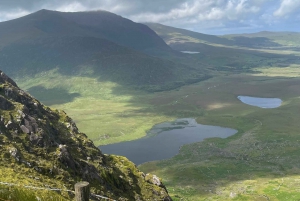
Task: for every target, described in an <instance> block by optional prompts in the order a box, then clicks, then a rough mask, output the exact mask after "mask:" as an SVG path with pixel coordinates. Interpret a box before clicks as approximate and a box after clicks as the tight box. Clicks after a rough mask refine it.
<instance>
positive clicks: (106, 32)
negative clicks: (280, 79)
mask: <svg viewBox="0 0 300 201" xmlns="http://www.w3.org/2000/svg"><path fill="white" fill-rule="evenodd" d="M147 52H156V53H155V54H158V53H160V52H172V50H171V49H170V47H169V46H168V45H167V44H166V43H165V42H164V41H163V40H162V39H161V38H160V37H159V36H158V35H157V34H156V33H155V32H154V31H152V30H151V29H150V28H148V27H147V26H146V25H143V24H139V23H134V22H132V21H130V20H128V19H125V18H122V17H120V16H117V15H115V14H112V13H109V12H105V11H95V12H78V13H63V12H56V11H48V10H41V11H38V12H36V13H33V14H30V15H27V16H25V17H21V18H18V19H15V20H11V21H7V22H2V23H0V67H1V68H2V70H4V71H5V72H6V73H7V74H8V75H10V76H12V77H15V78H16V77H23V76H32V75H35V74H37V73H41V72H45V71H48V70H52V69H56V68H57V69H58V70H59V72H60V73H61V74H67V75H76V76H78V75H84V76H92V77H94V78H98V79H101V80H108V81H112V82H116V83H118V84H122V85H124V84H125V85H131V86H138V88H141V89H145V90H149V91H155V90H158V91H159V90H166V89H171V88H175V87H178V86H181V85H183V84H185V83H186V82H187V83H190V82H195V81H199V80H202V79H204V78H205V76H204V75H203V74H202V73H201V72H199V71H196V70H195V69H193V68H191V67H188V66H186V65H183V64H180V63H176V62H173V61H171V60H168V59H164V58H158V57H154V56H151V55H149V54H148V53H147ZM87 69H89V72H91V73H90V74H88V73H87ZM178 83H179V84H178Z"/></svg>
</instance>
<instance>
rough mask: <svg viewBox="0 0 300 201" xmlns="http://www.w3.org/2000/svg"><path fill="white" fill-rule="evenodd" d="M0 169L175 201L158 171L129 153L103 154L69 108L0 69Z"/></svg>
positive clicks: (121, 196)
mask: <svg viewBox="0 0 300 201" xmlns="http://www.w3.org/2000/svg"><path fill="white" fill-rule="evenodd" d="M0 115H1V116H0V117H1V119H0V154H2V157H0V168H1V167H10V166H11V164H14V166H15V165H17V166H18V168H15V169H14V171H15V172H16V173H17V174H24V175H26V174H32V171H34V172H35V173H34V174H36V175H37V176H36V177H37V178H40V179H43V178H47V179H49V178H51V179H57V180H58V181H61V182H63V185H65V186H67V187H68V188H69V189H72V188H73V186H74V184H75V183H76V182H78V181H81V180H85V181H88V182H90V184H91V190H92V192H93V193H96V194H101V195H107V197H111V198H114V199H116V200H130V201H131V200H166V201H167V200H171V198H170V197H169V196H168V193H167V190H166V188H165V186H164V185H163V184H162V183H161V181H160V179H159V178H158V177H156V176H155V175H153V176H152V175H151V176H149V175H146V176H145V174H144V173H142V172H140V171H139V170H138V169H137V168H136V166H135V165H134V164H133V163H132V162H130V161H128V160H127V159H126V158H124V157H120V156H107V155H103V154H102V153H101V151H100V150H99V149H98V148H97V147H95V146H94V144H93V142H92V141H91V140H89V139H88V138H87V136H86V135H85V134H83V133H80V131H79V130H78V128H77V126H76V124H75V123H74V121H73V120H72V119H71V118H70V117H68V116H67V114H66V113H65V112H63V111H59V110H51V109H50V108H48V107H46V106H44V105H43V104H41V103H40V102H39V101H38V100H36V99H34V98H33V97H32V96H30V95H29V94H27V93H26V92H24V91H23V90H21V89H20V88H18V86H17V84H16V83H15V82H14V81H13V80H11V79H10V78H9V77H7V76H6V75H5V74H4V73H3V72H2V71H0Z"/></svg>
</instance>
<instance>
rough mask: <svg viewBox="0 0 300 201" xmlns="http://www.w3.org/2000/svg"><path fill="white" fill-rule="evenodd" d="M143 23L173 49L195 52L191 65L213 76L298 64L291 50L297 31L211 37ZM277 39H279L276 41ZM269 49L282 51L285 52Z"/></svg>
mask: <svg viewBox="0 0 300 201" xmlns="http://www.w3.org/2000/svg"><path fill="white" fill-rule="evenodd" d="M146 24H147V25H148V26H149V27H150V28H152V29H153V30H154V31H155V32H156V33H157V34H158V35H159V36H161V37H162V38H163V39H164V40H165V42H166V43H167V44H168V45H169V46H170V47H172V48H173V49H174V50H177V51H193V52H197V54H194V55H190V61H191V66H192V65H194V66H200V67H201V68H202V69H203V68H205V69H207V70H209V73H210V74H212V75H218V74H219V73H220V72H221V73H240V72H251V73H255V71H253V69H254V68H260V67H266V66H282V67H284V66H289V65H290V64H295V63H299V61H298V58H297V56H295V54H294V53H296V52H290V51H297V50H298V48H297V44H298V43H297V40H300V37H297V33H293V34H292V33H286V34H292V36H293V37H289V35H285V34H283V33H273V32H262V33H258V34H243V35H228V36H214V35H207V34H202V33H197V32H193V31H189V30H184V29H178V28H174V27H170V26H165V25H162V24H155V23H146ZM282 34H283V35H282ZM279 38H281V40H282V41H279ZM283 39H284V40H283ZM284 43H290V44H292V45H293V46H287V45H285V44H284ZM270 50H285V52H283V51H282V52H280V51H270ZM296 54H297V53H296ZM186 63H187V62H186Z"/></svg>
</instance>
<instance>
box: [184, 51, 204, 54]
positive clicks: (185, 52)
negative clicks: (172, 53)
mask: <svg viewBox="0 0 300 201" xmlns="http://www.w3.org/2000/svg"><path fill="white" fill-rule="evenodd" d="M181 52H182V53H184V54H199V53H200V52H193V51H181Z"/></svg>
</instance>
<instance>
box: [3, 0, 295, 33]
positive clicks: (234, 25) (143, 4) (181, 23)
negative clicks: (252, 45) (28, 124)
mask: <svg viewBox="0 0 300 201" xmlns="http://www.w3.org/2000/svg"><path fill="white" fill-rule="evenodd" d="M41 9H49V10H57V11H63V12H76V11H91V10H106V11H110V12H113V13H116V14H118V15H121V16H123V17H126V18H129V19H131V20H133V21H135V22H157V23H161V24H165V25H169V26H173V27H178V28H183V29H188V30H192V31H196V32H201V33H207V34H215V35H222V34H232V33H253V32H258V31H297V32H300V26H299V22H300V0H150V1H149V0H82V1H79V0H0V21H7V20H11V19H14V18H18V17H21V16H24V15H27V14H29V13H32V12H36V11H38V10H41Z"/></svg>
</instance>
